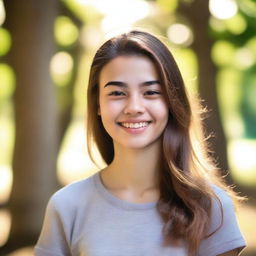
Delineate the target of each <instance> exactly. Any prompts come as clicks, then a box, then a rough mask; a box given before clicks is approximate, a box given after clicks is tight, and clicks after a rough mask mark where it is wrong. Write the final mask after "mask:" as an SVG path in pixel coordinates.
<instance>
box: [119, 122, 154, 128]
mask: <svg viewBox="0 0 256 256" xmlns="http://www.w3.org/2000/svg"><path fill="white" fill-rule="evenodd" d="M148 124H149V122H140V123H121V125H122V126H123V127H126V128H135V129H138V128H141V127H146V126H148Z"/></svg>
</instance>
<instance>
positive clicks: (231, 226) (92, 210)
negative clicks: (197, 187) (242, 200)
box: [35, 172, 245, 256]
mask: <svg viewBox="0 0 256 256" xmlns="http://www.w3.org/2000/svg"><path fill="white" fill-rule="evenodd" d="M214 189H215V192H216V194H217V195H218V197H219V198H220V200H221V203H222V206H223V210H224V221H223V225H222V227H221V228H220V229H219V230H218V231H217V232H216V233H214V234H213V235H212V236H210V237H209V238H207V239H205V240H203V241H202V242H201V244H200V249H199V253H198V256H206V255H207V256H216V255H218V254H220V253H223V252H226V251H229V250H232V249H235V248H241V247H244V246H245V241H244V239H243V236H242V235H241V232H240V230H239V227H238V224H237V220H236V216H235V213H234V208H233V205H232V202H231V199H230V198H229V196H228V195H227V193H226V192H224V191H223V190H221V189H220V188H218V187H215V188H214ZM212 211H213V214H212V216H213V219H212V224H211V228H210V230H209V232H211V231H213V230H215V229H216V228H217V227H218V226H219V224H220V222H221V211H220V207H219V204H218V203H217V202H216V201H213V209H212ZM162 227H163V221H162V219H161V217H160V215H159V213H158V212H157V208H156V202H152V203H131V202H128V201H125V200H122V199H119V198H118V197H116V196H114V195H113V194H112V193H111V192H110V191H108V190H107V189H106V188H105V186H104V185H103V183H102V181H101V178H100V175H99V172H98V173H96V174H94V175H92V176H91V177H89V178H87V179H84V180H82V181H78V182H75V183H72V184H70V185H68V186H66V187H64V188H62V189H61V190H59V191H57V192H56V193H55V194H54V195H53V196H52V197H51V199H50V201H49V203H48V206H47V210H46V215H45V219H44V224H43V228H42V231H41V235H40V237H39V240H38V242H37V245H36V247H35V256H64V255H65V256H69V255H72V256H145V255H147V256H159V255H161V256H171V255H175V256H186V255H187V250H186V245H185V243H184V244H183V245H179V246H177V247H174V246H172V247H170V246H164V245H163V244H162V243H163V236H162Z"/></svg>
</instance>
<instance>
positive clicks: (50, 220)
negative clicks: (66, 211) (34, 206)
mask: <svg viewBox="0 0 256 256" xmlns="http://www.w3.org/2000/svg"><path fill="white" fill-rule="evenodd" d="M57 206H58V202H57V200H56V199H55V197H54V196H53V197H52V198H51V199H50V201H49V202H48V205H47V208H46V213H45V217H44V222H43V227H42V230H41V234H40V236H39V239H38V242H37V244H36V246H35V250H34V253H35V256H70V255H71V253H70V249H69V245H68V241H67V234H66V231H65V227H64V220H63V216H62V215H61V212H60V209H58V207H57Z"/></svg>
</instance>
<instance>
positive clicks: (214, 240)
mask: <svg viewBox="0 0 256 256" xmlns="http://www.w3.org/2000/svg"><path fill="white" fill-rule="evenodd" d="M218 198H219V200H220V203H221V206H220V204H219V202H218V200H217V199H214V200H213V202H212V216H211V223H210V227H209V231H208V234H211V233H212V232H213V234H212V235H210V236H209V237H207V238H206V239H204V240H202V242H201V243H200V247H199V256H204V255H208V256H216V255H223V256H229V255H230V256H233V255H236V256H237V255H239V252H240V251H241V250H242V249H243V248H244V247H245V240H244V238H243V236H242V234H241V232H240V229H239V226H238V222H237V219H236V215H235V211H234V207H233V203H232V200H231V198H230V197H229V196H228V194H227V193H226V192H224V191H222V190H221V193H219V194H218ZM221 207H222V210H223V211H222V210H221ZM222 212H223V215H222ZM222 218H223V219H222ZM221 220H223V221H221ZM214 231H215V232H214Z"/></svg>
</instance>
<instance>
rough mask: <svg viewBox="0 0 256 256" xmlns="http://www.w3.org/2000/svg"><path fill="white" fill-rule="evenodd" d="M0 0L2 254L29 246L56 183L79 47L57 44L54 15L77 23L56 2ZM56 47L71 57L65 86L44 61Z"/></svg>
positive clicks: (55, 0)
mask: <svg viewBox="0 0 256 256" xmlns="http://www.w3.org/2000/svg"><path fill="white" fill-rule="evenodd" d="M4 3H5V9H6V14H7V19H6V22H5V24H4V25H5V27H6V28H7V29H8V30H9V31H10V33H11V36H12V40H13V46H12V48H11V51H10V54H9V55H8V58H7V61H8V62H9V64H10V65H11V66H12V67H13V69H14V72H15V76H16V90H15V95H14V108H15V126H16V134H15V136H16V137H15V147H14V154H13V187H12V193H11V197H10V201H9V203H8V208H9V209H10V211H11V215H12V226H11V232H10V236H9V240H8V242H7V243H6V245H5V246H4V247H3V248H1V251H2V252H4V253H7V252H10V251H13V250H15V249H17V248H20V247H23V246H28V245H34V244H35V242H36V240H37V238H38V235H39V232H40V230H41V224H42V220H43V216H44V212H45V206H46V203H47V201H48V199H49V196H50V195H51V194H52V193H53V192H54V191H56V189H57V188H58V187H59V185H58V181H57V179H56V160H57V156H58V152H59V149H60V147H61V143H62V139H63V137H64V135H65V132H66V130H67V127H68V126H69V123H70V121H71V119H72V109H73V106H74V95H73V94H74V85H75V81H76V78H77V73H78V66H79V61H80V57H81V56H82V54H81V51H82V48H81V45H80V44H79V42H78V36H77V37H76V38H75V39H74V40H73V41H70V42H69V43H68V44H65V45H62V44H60V43H59V42H58V40H57V44H56V42H55V39H56V38H54V35H56V31H54V27H56V26H54V24H56V20H57V17H58V15H59V14H60V13H61V14H62V15H65V17H66V18H69V19H70V20H72V22H74V29H76V28H75V26H76V27H77V31H79V29H80V27H81V26H82V22H81V21H80V20H79V19H78V18H77V17H76V16H75V15H74V14H73V13H72V12H71V11H70V10H69V8H67V7H66V5H65V4H63V3H62V2H60V1H58V0H54V1H53V0H47V1H43V2H40V1H33V0H31V1H29V3H28V2H27V1H18V0H15V1H11V2H9V1H8V2H7V1H5V2H4ZM55 30H56V29H55ZM69 40H70V38H69ZM56 51H57V52H64V51H65V52H67V53H68V54H69V55H70V56H72V60H73V62H72V63H73V65H72V70H71V72H70V75H69V78H68V79H67V81H66V82H65V86H54V83H53V82H52V80H51V77H50V72H49V71H50V63H51V62H52V57H53V56H54V53H55V52H56ZM60 61H61V60H60ZM59 64H61V65H63V63H59ZM64 64H65V63H64Z"/></svg>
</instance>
